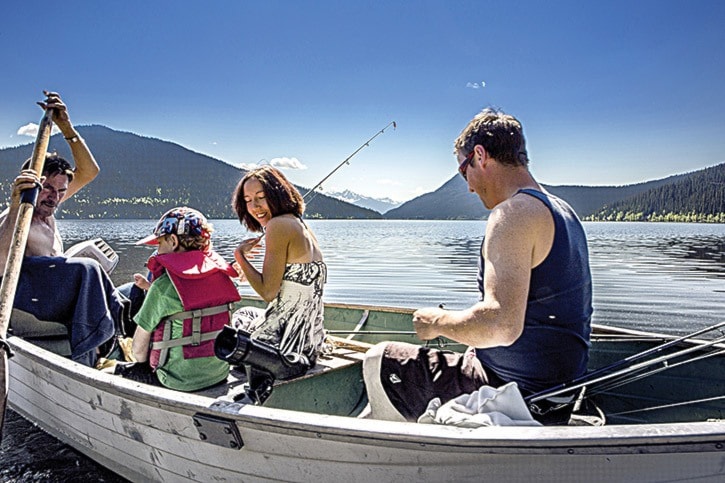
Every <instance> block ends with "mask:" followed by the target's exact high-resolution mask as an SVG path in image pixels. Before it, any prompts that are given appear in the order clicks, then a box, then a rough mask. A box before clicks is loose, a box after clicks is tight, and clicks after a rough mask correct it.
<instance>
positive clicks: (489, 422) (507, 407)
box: [418, 382, 541, 428]
mask: <svg viewBox="0 0 725 483" xmlns="http://www.w3.org/2000/svg"><path fill="white" fill-rule="evenodd" d="M418 422H419V423H427V424H446V425H452V426H458V427H461V428H479V427H482V426H541V423H539V422H538V421H536V420H535V419H534V418H533V417H532V416H531V413H530V412H529V409H528V408H527V407H526V402H524V398H523V397H522V396H521V392H520V391H519V387H518V385H517V384H516V383H515V382H509V383H508V384H505V385H503V386H501V387H499V388H495V387H491V386H481V388H480V389H479V390H478V391H474V392H472V393H471V394H462V395H460V396H458V397H457V398H455V399H451V400H450V401H448V402H447V403H445V404H443V405H441V400H440V399H439V398H435V399H431V401H430V402H429V403H428V407H427V409H426V411H425V413H423V415H422V416H420V418H418Z"/></svg>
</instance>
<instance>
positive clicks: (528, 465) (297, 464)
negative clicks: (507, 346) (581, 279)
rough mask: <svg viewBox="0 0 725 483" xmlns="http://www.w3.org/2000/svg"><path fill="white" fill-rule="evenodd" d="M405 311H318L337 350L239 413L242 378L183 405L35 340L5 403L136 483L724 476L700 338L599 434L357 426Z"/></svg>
mask: <svg viewBox="0 0 725 483" xmlns="http://www.w3.org/2000/svg"><path fill="white" fill-rule="evenodd" d="M244 303H247V304H261V301H259V300H245V301H244ZM411 313H412V311H411V310H403V309H395V308H384V307H371V306H359V305H344V304H328V305H326V308H325V324H326V327H327V328H328V330H330V331H331V332H333V333H334V334H336V336H334V337H333V336H331V340H333V341H334V342H335V349H334V351H333V352H332V353H331V354H329V355H326V356H324V357H321V358H320V361H319V363H318V365H317V366H316V367H315V368H314V370H312V371H310V372H309V373H307V374H305V375H304V376H301V377H298V378H295V379H292V380H289V381H277V382H276V383H275V387H274V390H273V392H272V394H271V396H270V397H269V399H267V400H266V401H265V402H264V404H263V405H253V404H244V403H241V402H239V401H235V397H234V396H235V395H237V394H239V393H240V392H241V391H242V387H243V386H242V383H243V381H244V373H243V371H241V370H237V369H235V370H233V371H232V374H231V375H230V378H229V380H228V382H227V384H223V385H219V386H216V387H214V388H211V389H207V390H205V391H199V392H196V393H181V392H177V391H172V390H168V389H164V388H158V387H151V386H147V385H144V384H141V383H137V382H134V381H130V380H126V379H122V378H120V377H117V376H113V375H110V374H106V373H103V372H101V371H97V370H94V369H91V368H88V367H85V366H81V365H79V364H76V363H73V362H71V361H70V360H69V359H67V358H66V357H63V356H61V355H58V354H55V353H53V352H50V351H49V350H47V349H44V348H42V347H40V343H39V339H37V340H36V339H34V338H33V337H26V338H24V339H23V338H20V337H17V336H12V337H10V338H9V342H10V344H11V346H12V347H13V349H14V350H15V356H14V357H13V358H11V359H10V361H9V375H10V380H9V383H10V387H9V406H10V407H11V408H12V409H13V410H14V411H16V412H18V413H19V414H20V415H22V416H23V417H24V418H26V419H28V420H29V421H31V422H33V423H35V424H37V425H38V426H39V427H40V428H42V429H43V430H45V431H47V432H48V433H49V434H51V435H52V436H54V437H56V438H58V439H60V440H61V441H63V442H64V443H66V444H68V445H70V446H72V447H74V448H76V449H77V450H78V451H80V452H82V453H84V454H85V455H87V456H88V457H90V458H91V459H93V460H95V461H97V462H98V463H99V464H101V465H103V466H105V467H107V468H109V469H110V470H112V471H114V472H116V473H118V474H119V475H121V476H123V477H125V478H127V479H129V480H131V481H204V482H206V481H222V482H223V481H228V482H239V481H269V480H280V481H315V482H327V481H329V482H339V481H348V482H362V481H396V482H407V481H416V482H418V481H436V482H438V481H482V480H484V479H485V480H488V481H504V480H505V481H532V480H534V479H538V480H543V481H577V482H580V481H681V480H685V479H687V480H694V481H723V479H724V478H725V416H723V414H724V413H725V400H724V396H723V395H724V394H725V370H723V369H725V364H724V361H725V359H724V358H723V356H722V355H720V354H719V352H716V353H715V355H714V356H712V357H707V358H699V357H697V356H699V355H700V354H701V353H703V354H704V353H706V352H712V351H713V349H714V350H716V351H722V349H723V347H722V345H721V344H717V345H714V346H709V347H705V346H706V345H707V344H705V343H704V342H703V340H701V339H697V340H683V341H680V342H677V343H676V344H673V349H676V350H682V349H684V350H688V351H691V352H689V353H688V358H689V360H691V361H692V362H689V363H687V364H681V365H677V367H673V368H671V369H669V370H663V371H661V372H657V373H656V374H653V375H650V376H648V377H646V378H644V379H640V380H636V381H634V382H632V383H629V384H626V385H624V386H620V387H616V388H613V389H610V390H608V391H607V392H605V393H603V394H599V395H598V396H597V398H596V402H597V405H598V406H599V408H601V410H602V411H603V412H604V413H605V415H606V418H607V423H606V424H605V425H603V426H542V427H511V426H509V427H484V428H475V429H471V428H461V427H455V426H448V425H442V424H418V423H402V422H389V421H377V420H374V419H365V418H358V417H357V416H358V415H359V414H360V413H361V412H362V411H363V408H364V407H365V405H366V402H367V397H366V393H365V389H364V385H363V382H362V373H361V361H362V358H363V354H364V352H365V351H366V350H367V349H368V348H369V347H370V345H369V344H370V343H374V342H376V341H377V340H390V339H399V340H414V339H411V337H412V335H411V334H410V330H411ZM16 325H17V324H16ZM11 327H13V321H11ZM592 340H593V344H592V354H591V368H592V369H593V370H596V369H597V368H601V367H605V366H609V365H612V364H615V363H616V362H617V361H621V360H623V359H625V358H626V357H629V356H631V355H632V354H636V353H641V352H642V351H644V350H648V349H651V348H655V347H659V346H661V345H662V344H663V343H667V341H675V340H676V338H675V337H674V336H668V335H663V334H653V333H645V332H639V331H632V330H624V329H617V328H611V327H602V326H595V328H594V335H593V337H592ZM440 342H441V343H442V344H445V343H446V341H440ZM667 364H668V363H664V364H661V365H662V366H666V365H667Z"/></svg>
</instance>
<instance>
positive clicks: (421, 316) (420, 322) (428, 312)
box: [413, 307, 445, 340]
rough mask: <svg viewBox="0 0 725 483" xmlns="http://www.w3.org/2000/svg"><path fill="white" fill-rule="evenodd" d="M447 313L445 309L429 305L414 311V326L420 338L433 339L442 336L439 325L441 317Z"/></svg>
mask: <svg viewBox="0 0 725 483" xmlns="http://www.w3.org/2000/svg"><path fill="white" fill-rule="evenodd" d="M444 314H445V311H444V310H443V309H440V308H437V307H427V308H424V309H418V310H416V311H415V312H414V313H413V327H414V328H415V332H416V334H418V338H419V339H420V340H432V339H435V338H436V337H438V336H440V335H441V333H440V331H439V327H438V326H437V324H438V321H439V319H440V317H442V316H443V315H444Z"/></svg>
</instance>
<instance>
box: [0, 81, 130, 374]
mask: <svg viewBox="0 0 725 483" xmlns="http://www.w3.org/2000/svg"><path fill="white" fill-rule="evenodd" d="M44 94H45V95H46V99H45V101H44V102H39V103H38V104H39V105H40V106H41V107H42V108H43V109H51V110H52V119H53V122H54V123H55V124H56V126H58V128H59V129H60V131H61V132H62V134H63V137H65V139H66V141H67V142H68V144H69V146H70V148H71V153H72V155H73V160H74V161H75V163H76V167H75V169H73V168H72V167H71V165H70V163H68V161H66V160H65V159H63V158H62V157H60V156H58V155H57V154H48V155H46V161H45V166H44V168H43V173H42V176H41V177H40V178H39V177H38V176H37V175H36V174H35V173H34V172H33V171H32V170H29V169H25V168H27V167H28V166H29V165H30V160H28V161H26V163H25V165H24V166H23V169H22V170H21V172H20V175H19V176H18V177H17V178H15V181H14V184H13V190H12V195H11V200H10V206H9V208H8V209H6V210H5V211H4V212H3V213H2V214H0V269H1V270H2V271H1V272H0V273H1V274H4V273H5V266H6V264H7V258H8V252H9V249H10V245H11V242H12V237H13V231H14V228H15V221H16V220H17V216H18V211H19V209H20V194H21V192H22V191H23V190H26V189H30V188H33V187H34V186H36V185H38V184H39V185H40V186H42V189H41V191H40V193H39V195H38V199H37V202H36V206H35V209H34V210H33V217H32V221H31V224H30V230H29V232H28V241H27V245H26V248H25V257H26V258H25V259H24V261H23V266H22V269H21V272H20V278H19V280H18V287H17V290H16V296H15V301H14V304H13V305H14V308H16V309H20V310H23V311H26V312H30V313H31V314H33V315H35V316H36V317H37V318H39V319H41V320H52V321H56V322H62V323H64V324H66V325H67V326H68V329H69V332H70V336H71V349H72V352H73V355H72V357H73V359H74V360H76V361H77V362H81V363H84V364H86V365H93V364H95V361H96V350H95V349H96V347H97V346H98V345H100V344H102V343H103V342H105V341H107V340H108V339H109V338H110V337H112V336H113V334H114V319H120V317H121V314H122V311H123V306H122V301H123V297H122V296H120V295H119V294H118V293H117V292H116V290H115V289H114V287H113V284H112V282H111V281H110V279H109V278H108V276H107V275H106V273H105V272H104V271H103V269H102V268H101V267H100V265H98V263H97V262H95V261H94V260H90V259H66V258H65V257H63V241H62V239H61V236H60V233H59V232H58V228H57V227H56V220H55V211H56V210H57V208H58V206H59V205H60V203H61V202H62V201H64V200H66V199H68V198H70V197H71V196H73V195H74V194H76V193H77V192H78V191H79V190H80V189H81V188H83V187H84V186H85V185H87V184H88V183H90V182H91V181H92V180H93V179H94V178H95V177H96V176H97V175H98V172H99V167H98V164H97V163H96V160H95V159H94V158H93V155H92V154H91V151H90V150H89V149H88V146H86V143H85V141H84V140H83V138H82V137H80V136H79V135H78V132H77V131H76V130H75V128H74V127H73V124H72V123H71V121H70V117H69V115H68V109H67V107H66V105H65V103H63V101H62V100H61V98H60V96H59V95H58V94H57V93H55V92H47V91H44Z"/></svg>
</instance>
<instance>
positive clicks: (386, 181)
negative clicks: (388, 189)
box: [376, 178, 402, 186]
mask: <svg viewBox="0 0 725 483" xmlns="http://www.w3.org/2000/svg"><path fill="white" fill-rule="evenodd" d="M376 183H377V184H381V185H383V186H400V185H401V184H402V183H401V182H400V181H397V180H394V179H389V178H382V179H379V180H377V181H376Z"/></svg>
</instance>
